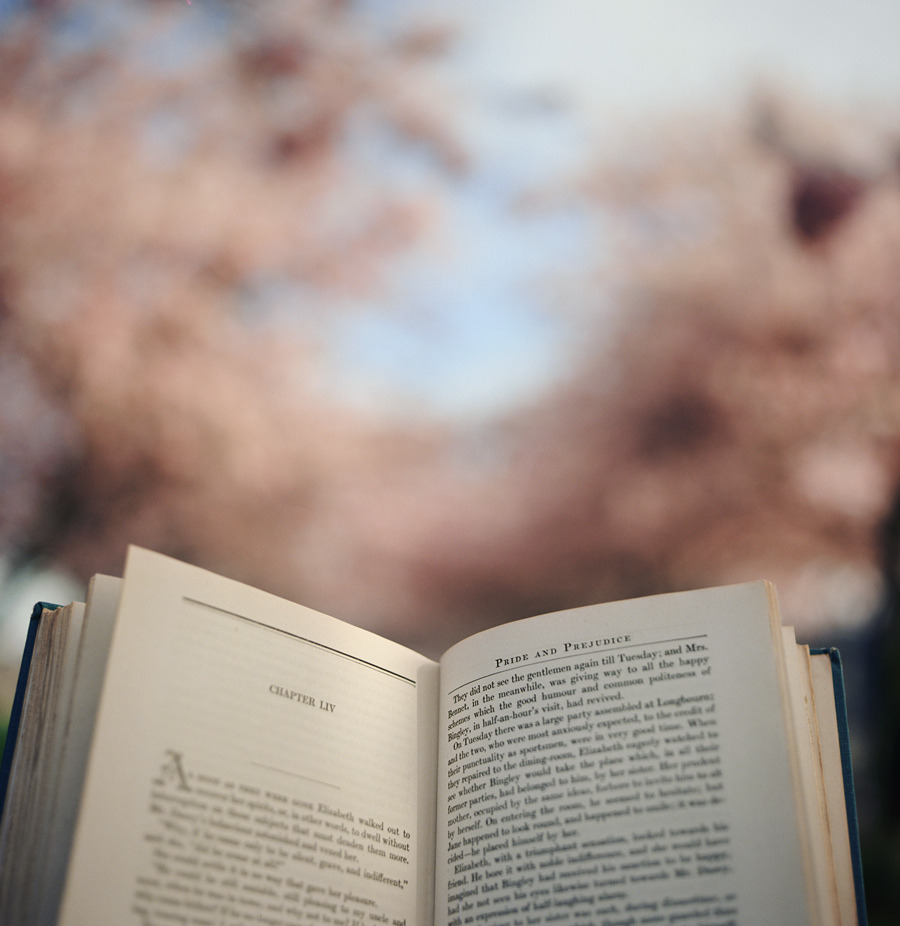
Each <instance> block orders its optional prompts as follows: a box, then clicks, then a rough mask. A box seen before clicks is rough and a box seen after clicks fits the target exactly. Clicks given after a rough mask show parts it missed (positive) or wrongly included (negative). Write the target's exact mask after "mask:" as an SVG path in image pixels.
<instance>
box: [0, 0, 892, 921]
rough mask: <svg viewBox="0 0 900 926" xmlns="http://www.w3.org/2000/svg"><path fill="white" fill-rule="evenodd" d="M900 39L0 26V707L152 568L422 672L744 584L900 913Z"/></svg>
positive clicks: (830, 3)
mask: <svg viewBox="0 0 900 926" xmlns="http://www.w3.org/2000/svg"><path fill="white" fill-rule="evenodd" d="M898 47H900V5H898V4H896V3H895V2H893V0H857V2H856V3H854V4H847V3H843V2H837V0H819V2H815V3H813V2H811V0H809V2H807V0H780V2H773V0H756V2H750V0H734V2H731V3H721V2H716V0H677V2H667V3H659V2H649V0H636V2H617V0H609V2H608V0H604V2H602V3H601V2H599V0H596V2H592V0H515V2H512V0H492V2H491V3H487V4H486V3H478V2H474V0H457V2H455V3H454V4H440V3H438V2H436V0H355V2H352V0H231V2H226V0H30V2H29V0H0V578H2V588H0V664H2V666H3V670H2V676H3V679H4V681H3V686H2V687H3V696H2V697H3V701H2V705H0V716H2V715H5V713H6V712H8V708H9V700H10V696H11V690H12V684H13V680H14V678H15V672H16V670H17V667H18V659H19V655H20V652H21V646H22V642H23V640H24V632H25V624H26V623H27V615H28V613H29V611H30V607H31V604H32V603H33V601H34V600H36V599H38V598H41V599H48V600H61V601H68V600H70V599H71V598H80V597H82V596H83V593H84V588H85V584H86V581H87V579H88V578H89V576H90V575H91V574H93V573H94V572H108V573H113V574H117V573H119V572H120V570H121V567H122V562H123V558H124V552H125V548H126V545H127V544H128V543H139V544H142V545H145V546H149V547H151V548H154V549H157V550H160V551H162V552H166V553H170V554H173V555H176V556H178V557H181V558H183V559H186V560H189V561H191V562H195V563H198V564H200V565H203V566H205V567H208V568H211V569H214V570H217V571H219V572H223V573H226V574H228V575H231V576H233V577H235V578H239V579H242V580H245V581H248V582H251V583H253V584H255V585H258V586H261V587H263V588H266V589H268V590H270V591H273V592H275V593H277V594H281V595H284V596H286V597H289V598H292V599H295V600H298V601H302V602H303V603H304V604H308V605H310V606H312V607H316V608H318V609H320V610H324V611H327V612H328V613H331V614H334V615H336V616H339V617H342V618H344V619H346V620H349V621H352V622H354V623H357V624H359V625H361V626H365V627H368V628H371V629H373V630H376V631H377V632H379V633H382V634H384V635H387V636H390V637H392V638H394V639H397V640H400V641H401V642H404V643H407V644H409V645H411V646H414V647H416V648H418V649H420V650H422V651H425V652H428V653H430V654H433V655H436V654H438V653H440V652H441V651H442V650H443V649H444V648H445V647H446V646H448V645H449V644H451V643H452V642H453V641H455V640H456V639H458V638H460V637H461V636H463V635H465V634H467V633H470V632H472V631H474V630H477V629H479V628H481V627H484V626H487V625H489V624H492V623H497V622H500V621H504V620H509V619H512V618H517V617H522V616H526V615H528V614H532V613H536V612H540V611H548V610H553V609H558V608H563V607H568V606H573V605H578V604H586V603H590V602H594V601H600V600H606V599H610V598H619V597H625V596H632V595H639V594H645V593H652V592H658V591H667V590H674V589H681V588H687V587H692V586H703V585H709V584H716V583H724V582H731V581H741V580H745V579H756V578H760V577H765V578H769V579H772V580H774V581H775V582H776V584H777V586H778V589H779V594H780V599H781V607H782V611H783V616H784V619H785V621H786V622H788V623H793V624H794V625H795V626H796V627H797V629H798V634H799V636H800V638H801V640H803V641H804V642H809V643H812V644H817V643H828V644H831V643H837V644H839V645H840V646H841V648H842V653H843V655H844V659H845V669H846V673H847V681H848V686H849V691H848V695H849V706H850V712H851V724H852V730H853V748H854V760H855V763H856V774H857V786H858V799H859V809H860V823H861V827H862V836H863V844H864V862H865V867H866V876H867V891H868V898H869V907H870V916H871V920H872V922H873V923H875V924H878V923H883V924H887V923H893V922H896V921H897V916H898V912H900V899H898V896H900V895H898V891H900V799H898V793H900V791H898V788H897V786H898V785H900V736H898V730H900V721H898V717H900V631H898V627H897V616H896V611H895V609H896V604H897V601H898V598H900V54H898V51H897V49H898Z"/></svg>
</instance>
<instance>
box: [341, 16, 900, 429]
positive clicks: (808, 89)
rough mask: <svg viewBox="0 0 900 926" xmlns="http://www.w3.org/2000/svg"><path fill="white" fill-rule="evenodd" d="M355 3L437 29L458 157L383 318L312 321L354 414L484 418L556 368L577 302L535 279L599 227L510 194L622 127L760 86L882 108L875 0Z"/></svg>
mask: <svg viewBox="0 0 900 926" xmlns="http://www.w3.org/2000/svg"><path fill="white" fill-rule="evenodd" d="M365 6H366V5H365V4H364V5H363V7H364V8H365ZM370 9H371V11H372V15H373V16H374V17H375V18H376V20H377V21H378V22H379V24H380V26H382V27H385V26H386V25H388V26H389V27H393V28H395V29H398V30H400V29H402V28H403V26H404V25H405V24H408V23H414V22H417V21H422V22H428V21H430V20H431V19H437V20H439V21H444V22H447V23H448V24H450V25H456V26H457V29H458V33H457V39H456V41H455V42H454V44H453V45H452V46H451V50H450V53H449V54H448V55H447V57H446V59H445V60H444V62H443V64H442V65H441V66H440V67H439V69H438V71H439V75H440V78H441V79H442V80H444V81H445V82H446V83H447V85H449V86H450V87H452V88H453V91H454V93H455V95H456V98H457V99H458V100H459V107H458V109H457V111H456V112H455V113H454V116H453V118H454V121H455V124H456V128H457V130H458V131H459V133H460V137H461V138H462V139H463V144H464V147H465V148H466V150H467V151H468V152H469V153H470V156H471V158H472V166H471V170H470V172H469V174H468V175H466V176H465V177H464V178H462V179H461V180H460V181H458V182H457V184H456V186H455V188H454V190H453V194H452V201H451V202H450V203H449V205H448V212H447V216H446V225H445V227H444V228H443V231H442V236H441V238H440V240H439V241H433V242H430V243H426V245H425V246H424V247H423V248H422V249H421V250H419V251H417V252H415V253H414V254H413V255H412V258H411V260H410V261H408V262H407V265H406V266H405V267H402V268H400V271H401V272H399V273H398V275H397V281H396V287H395V290H394V292H393V293H392V299H391V301H392V304H391V311H390V313H385V312H384V311H383V307H379V306H371V307H362V310H361V311H357V312H355V313H353V314H352V315H351V316H350V317H349V318H348V317H344V318H341V319H340V321H338V322H336V324H335V328H334V330H333V331H332V336H331V337H330V339H329V344H330V345H331V352H330V355H329V364H328V367H327V374H326V376H327V377H328V378H330V383H331V386H332V387H333V388H334V390H335V391H336V392H337V393H338V394H340V395H341V396H342V397H343V398H345V399H347V400H348V401H350V402H352V403H354V404H356V405H358V406H360V407H364V408H368V409H369V410H370V411H372V413H373V414H384V413H385V412H387V413H389V414H390V413H393V414H397V415H401V416H402V415H413V416H415V415H425V416H431V415H437V416H439V417H445V418H448V419H451V420H457V421H462V420H466V419H483V418H490V417H491V416H492V415H495V414H498V413H502V412H503V411H504V410H506V409H508V408H511V407H514V406H515V405H517V404H520V403H523V402H528V401H530V400H531V399H533V398H534V397H536V396H539V395H540V393H541V392H542V390H544V389H545V388H546V387H547V386H549V385H551V384H552V383H553V382H554V381H555V380H556V379H558V378H559V377H560V376H562V375H564V372H565V369H566V363H567V360H568V359H569V358H570V357H571V356H572V351H573V350H574V349H577V341H578V330H577V328H575V327H574V326H573V325H572V324H571V323H570V319H571V318H572V317H573V315H576V316H577V312H575V313H572V312H562V313H560V312H558V311H556V310H557V309H559V308H560V307H559V306H555V305H551V304H549V303H548V302H547V301H546V296H545V291H544V289H543V286H542V283H543V282H546V280H547V279H549V278H553V277H556V278H560V277H565V276H566V275H567V274H574V273H577V268H578V267H579V266H583V258H584V256H585V255H586V254H587V253H592V254H594V255H599V256H600V258H601V259H602V258H603V255H604V244H605V239H604V229H603V227H602V225H600V224H598V217H597V215H596V213H594V215H593V216H589V215H588V214H587V213H586V212H585V213H580V212H579V210H578V208H577V206H573V205H572V204H571V203H568V204H566V205H565V206H560V207H559V208H557V209H552V210H550V211H549V212H545V213H542V214H540V215H535V214H529V215H528V216H527V217H526V218H525V219H524V220H523V218H522V216H521V214H519V213H517V210H516V203H517V201H518V198H519V197H520V196H522V195H523V194H525V193H528V192H529V191H532V190H534V189H540V188H541V187H542V186H543V185H546V184H548V183H552V182H553V181H554V180H558V179H559V177H560V176H565V175H567V174H568V175H570V176H575V175H576V174H577V172H578V171H580V170H581V169H583V167H584V166H585V164H586V163H587V160H588V159H589V158H590V157H591V156H593V155H596V154H598V153H599V154H601V155H602V153H603V152H604V150H606V149H608V148H609V147H612V146H615V144H616V142H617V140H618V139H619V138H621V135H622V132H623V130H624V129H627V128H631V127H639V126H641V125H645V124H652V123H653V121H654V120H657V119H662V118H665V117H666V116H667V115H670V114H672V113H673V112H679V111H691V110H701V111H703V110H713V111H715V110H727V109H728V108H730V107H736V106H741V105H743V104H744V103H745V101H746V100H747V99H748V97H749V96H750V95H751V94H752V93H753V92H754V89H756V88H758V87H759V86H762V85H774V86H777V87H779V88H784V89H787V90H788V91H790V92H792V93H796V94H798V95H799V96H800V97H801V98H804V99H809V100H811V101H813V102H815V103H817V104H820V105H821V104H825V105H828V104H830V103H835V104H837V105H839V106H842V107H846V106H851V107H852V106H858V105H861V104H867V103H873V104H876V105H883V104H885V103H888V104H894V105H896V103H897V102H898V93H897V91H898V89H900V54H898V52H897V49H898V48H900V3H896V2H895V0H859V2H855V3H853V4H849V3H846V2H843V0H756V2H749V0H731V2H721V0H681V2H662V0H658V2H650V0H602V2H601V0H491V2H490V3H484V2H479V0H456V2H455V3H454V4H453V5H452V6H448V5H447V4H443V3H440V2H438V0H381V2H377V3H374V4H373V5H372V6H371V8H370ZM396 163H398V164H402V163H403V156H402V155H401V156H399V157H398V159H397V162H396ZM573 290H574V287H573ZM576 308H577V307H576ZM607 311H608V312H609V314H610V315H611V316H612V315H613V314H614V311H615V307H614V306H613V305H611V304H610V305H609V306H608V308H607Z"/></svg>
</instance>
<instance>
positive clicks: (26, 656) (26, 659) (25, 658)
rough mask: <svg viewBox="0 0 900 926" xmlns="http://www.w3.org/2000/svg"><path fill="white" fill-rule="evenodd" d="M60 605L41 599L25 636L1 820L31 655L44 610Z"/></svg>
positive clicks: (1, 776) (2, 773)
mask: <svg viewBox="0 0 900 926" xmlns="http://www.w3.org/2000/svg"><path fill="white" fill-rule="evenodd" d="M57 607H58V605H55V604H49V603H48V602H46V601H39V602H38V603H37V604H36V605H35V606H34V608H32V610H31V620H30V621H29V624H28V634H27V636H26V637H25V650H24V652H23V653H22V663H21V665H20V666H19V677H18V679H17V681H16V693H15V695H14V696H13V703H12V710H11V712H10V715H9V725H8V726H7V728H6V743H5V745H4V747H3V759H2V761H0V820H2V819H3V808H4V806H5V804H6V789H7V786H8V785H9V772H10V769H11V768H12V760H13V753H14V752H15V749H16V739H17V737H18V735H19V722H20V720H21V719H22V703H23V701H24V700H25V687H26V685H27V684H28V673H29V671H30V669H31V657H32V655H33V653H34V641H35V638H36V637H37V631H38V625H39V624H40V620H41V615H42V614H43V613H44V610H45V609H46V610H48V611H55V610H56V608H57Z"/></svg>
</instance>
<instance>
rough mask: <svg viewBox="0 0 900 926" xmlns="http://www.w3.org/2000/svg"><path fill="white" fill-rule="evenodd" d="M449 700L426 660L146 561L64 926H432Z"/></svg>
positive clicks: (117, 669)
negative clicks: (425, 728)
mask: <svg viewBox="0 0 900 926" xmlns="http://www.w3.org/2000/svg"><path fill="white" fill-rule="evenodd" d="M435 687H436V667H435V666H434V665H433V664H432V663H430V662H429V661H428V660H426V659H424V657H421V656H418V655H416V654H414V653H412V652H410V651H407V650H404V649H402V648H401V647H397V646H394V645H393V644H390V643H388V642H386V641H383V640H379V639H378V638H376V637H373V636H372V635H371V634H367V633H365V632H364V631H360V630H357V629H355V628H352V627H349V626H347V625H343V624H341V623H340V622H336V621H332V620H331V619H329V618H325V617H324V616H322V615H319V614H316V613H314V612H310V611H307V610H306V609H302V608H299V607H297V606H294V605H289V604H288V603H286V602H283V601H280V600H279V599H274V598H272V597H271V596H267V595H264V594H263V593H259V592H255V591H254V590H252V589H249V588H247V587H245V586H241V585H239V584H237V583H232V582H228V581H226V580H222V579H219V578H218V577H215V576H211V575H210V574H208V573H205V572H202V571H200V570H195V569H193V568H191V567H187V566H184V565H182V564H180V563H174V562H173V561H171V560H167V559H165V558H163V557H159V556H156V555H155V554H148V553H146V552H145V551H141V550H133V551H132V552H131V555H130V557H129V564H128V571H127V573H126V578H125V583H124V586H123V593H122V603H121V606H120V611H119V615H118V619H117V626H116V630H115V636H114V639H113V644H112V650H111V656H110V663H109V667H108V671H107V676H106V680H105V683H104V690H103V702H102V705H101V711H100V715H99V720H98V726H97V732H96V735H95V740H94V743H93V745H92V750H91V756H90V764H89V769H88V779H87V785H86V793H85V796H84V800H83V804H82V811H81V814H80V817H79V823H78V828H77V831H76V837H75V846H74V851H73V858H72V862H71V865H70V873H69V877H68V880H67V885H66V892H65V896H64V900H63V914H62V922H63V923H67V924H89V923H90V924H96V923H122V924H127V923H141V924H143V923H182V924H196V926H201V924H210V926H212V924H216V926H220V924H222V926H239V924H245V923H246V924H250V923H253V924H267V926H288V924H299V923H302V924H306V923H311V924H312V923H323V924H333V926H376V924H388V926H413V924H414V923H416V922H421V921H422V920H421V917H422V911H423V909H425V907H427V906H428V904H429V897H430V894H429V892H430V882H431V872H430V871H428V872H427V874H426V876H425V877H423V876H422V874H421V872H420V870H419V869H420V866H422V865H423V864H424V865H425V866H426V867H428V866H429V865H430V860H431V858H432V854H431V849H432V847H433V837H434V834H433V828H432V826H430V825H429V818H430V813H431V809H432V806H433V780H429V781H423V780H422V779H423V777H428V776H429V775H430V772H429V770H428V766H429V762H428V760H427V757H424V758H423V757H422V756H421V755H420V750H419V737H420V733H419V730H420V729H421V728H422V725H423V723H424V721H423V720H422V718H423V715H425V716H427V715H432V714H433V710H434V690H435ZM420 721H422V723H420ZM432 740H433V735H432ZM430 764H431V766H432V767H433V761H432V762H431V763H430ZM423 788H424V790H423ZM429 794H430V795H431V797H429V796H428V795H429Z"/></svg>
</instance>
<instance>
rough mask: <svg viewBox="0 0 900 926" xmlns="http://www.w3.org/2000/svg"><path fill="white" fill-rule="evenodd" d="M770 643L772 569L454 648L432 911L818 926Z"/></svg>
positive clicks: (448, 669)
mask: <svg viewBox="0 0 900 926" xmlns="http://www.w3.org/2000/svg"><path fill="white" fill-rule="evenodd" d="M775 644H777V645H778V646H779V648H780V640H779V639H778V638H777V636H776V634H775V633H774V631H773V624H772V623H771V622H770V619H769V601H768V590H767V586H766V585H765V584H764V583H757V584H754V585H749V586H737V587H732V588H730V589H711V590H707V591H702V592H697V593H688V594H684V595H675V596H660V597H656V598H650V599H643V600H638V601H628V602H617V603H614V604H610V605H602V606H598V607H592V608H584V609H579V610H576V611H568V612H562V613H559V614H555V615H550V616H549V617H543V618H532V619H530V620H526V621H519V622H516V623H513V624H508V625H504V626H501V627H498V628H495V629H493V630H489V631H486V632H484V633H482V634H479V635H477V636H476V637H473V638H471V639H469V640H465V641H463V642H462V643H460V644H457V646H456V647H454V648H453V649H451V650H450V651H449V652H448V653H447V654H445V656H444V658H443V659H442V661H441V706H442V712H441V731H440V739H439V742H440V744H441V752H440V755H439V763H438V768H439V774H438V836H437V858H438V866H437V876H436V906H435V923H436V924H448V926H456V924H465V923H467V922H475V921H476V920H475V918H476V917H479V916H481V917H482V918H485V917H491V918H493V919H488V920H486V921H493V922H503V923H510V924H516V923H523V924H527V923H544V922H550V921H551V920H550V919H549V917H551V916H552V917H553V922H556V923H559V924H563V926H565V924H571V923H575V922H579V921H581V922H591V923H600V922H603V921H604V920H605V919H609V920H611V921H615V922H623V923H625V922H639V921H641V922H660V921H661V922H671V920H670V917H671V916H673V915H678V916H680V917H681V919H680V920H678V921H679V922H691V923H697V924H705V923H719V922H729V923H731V922H734V923H740V924H747V926H749V924H761V923H765V924H769V923H778V924H779V926H795V924H805V926H811V924H812V922H813V921H814V915H813V914H812V913H811V911H810V905H809V898H808V895H807V880H806V877H805V871H804V865H803V853H802V842H801V837H800V832H799V827H798V823H797V820H798V808H797V806H796V802H795V799H794V794H793V775H792V768H791V759H790V752H789V746H788V741H787V736H786V728H785V712H784V709H783V706H782V702H781V697H780V686H781V684H782V682H781V680H780V670H779V668H778V665H777V663H776V657H775V655H774V645H775ZM666 653H668V656H667V655H666ZM654 917H656V918H657V919H654ZM658 917H662V920H659V919H658ZM644 918H649V919H644Z"/></svg>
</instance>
